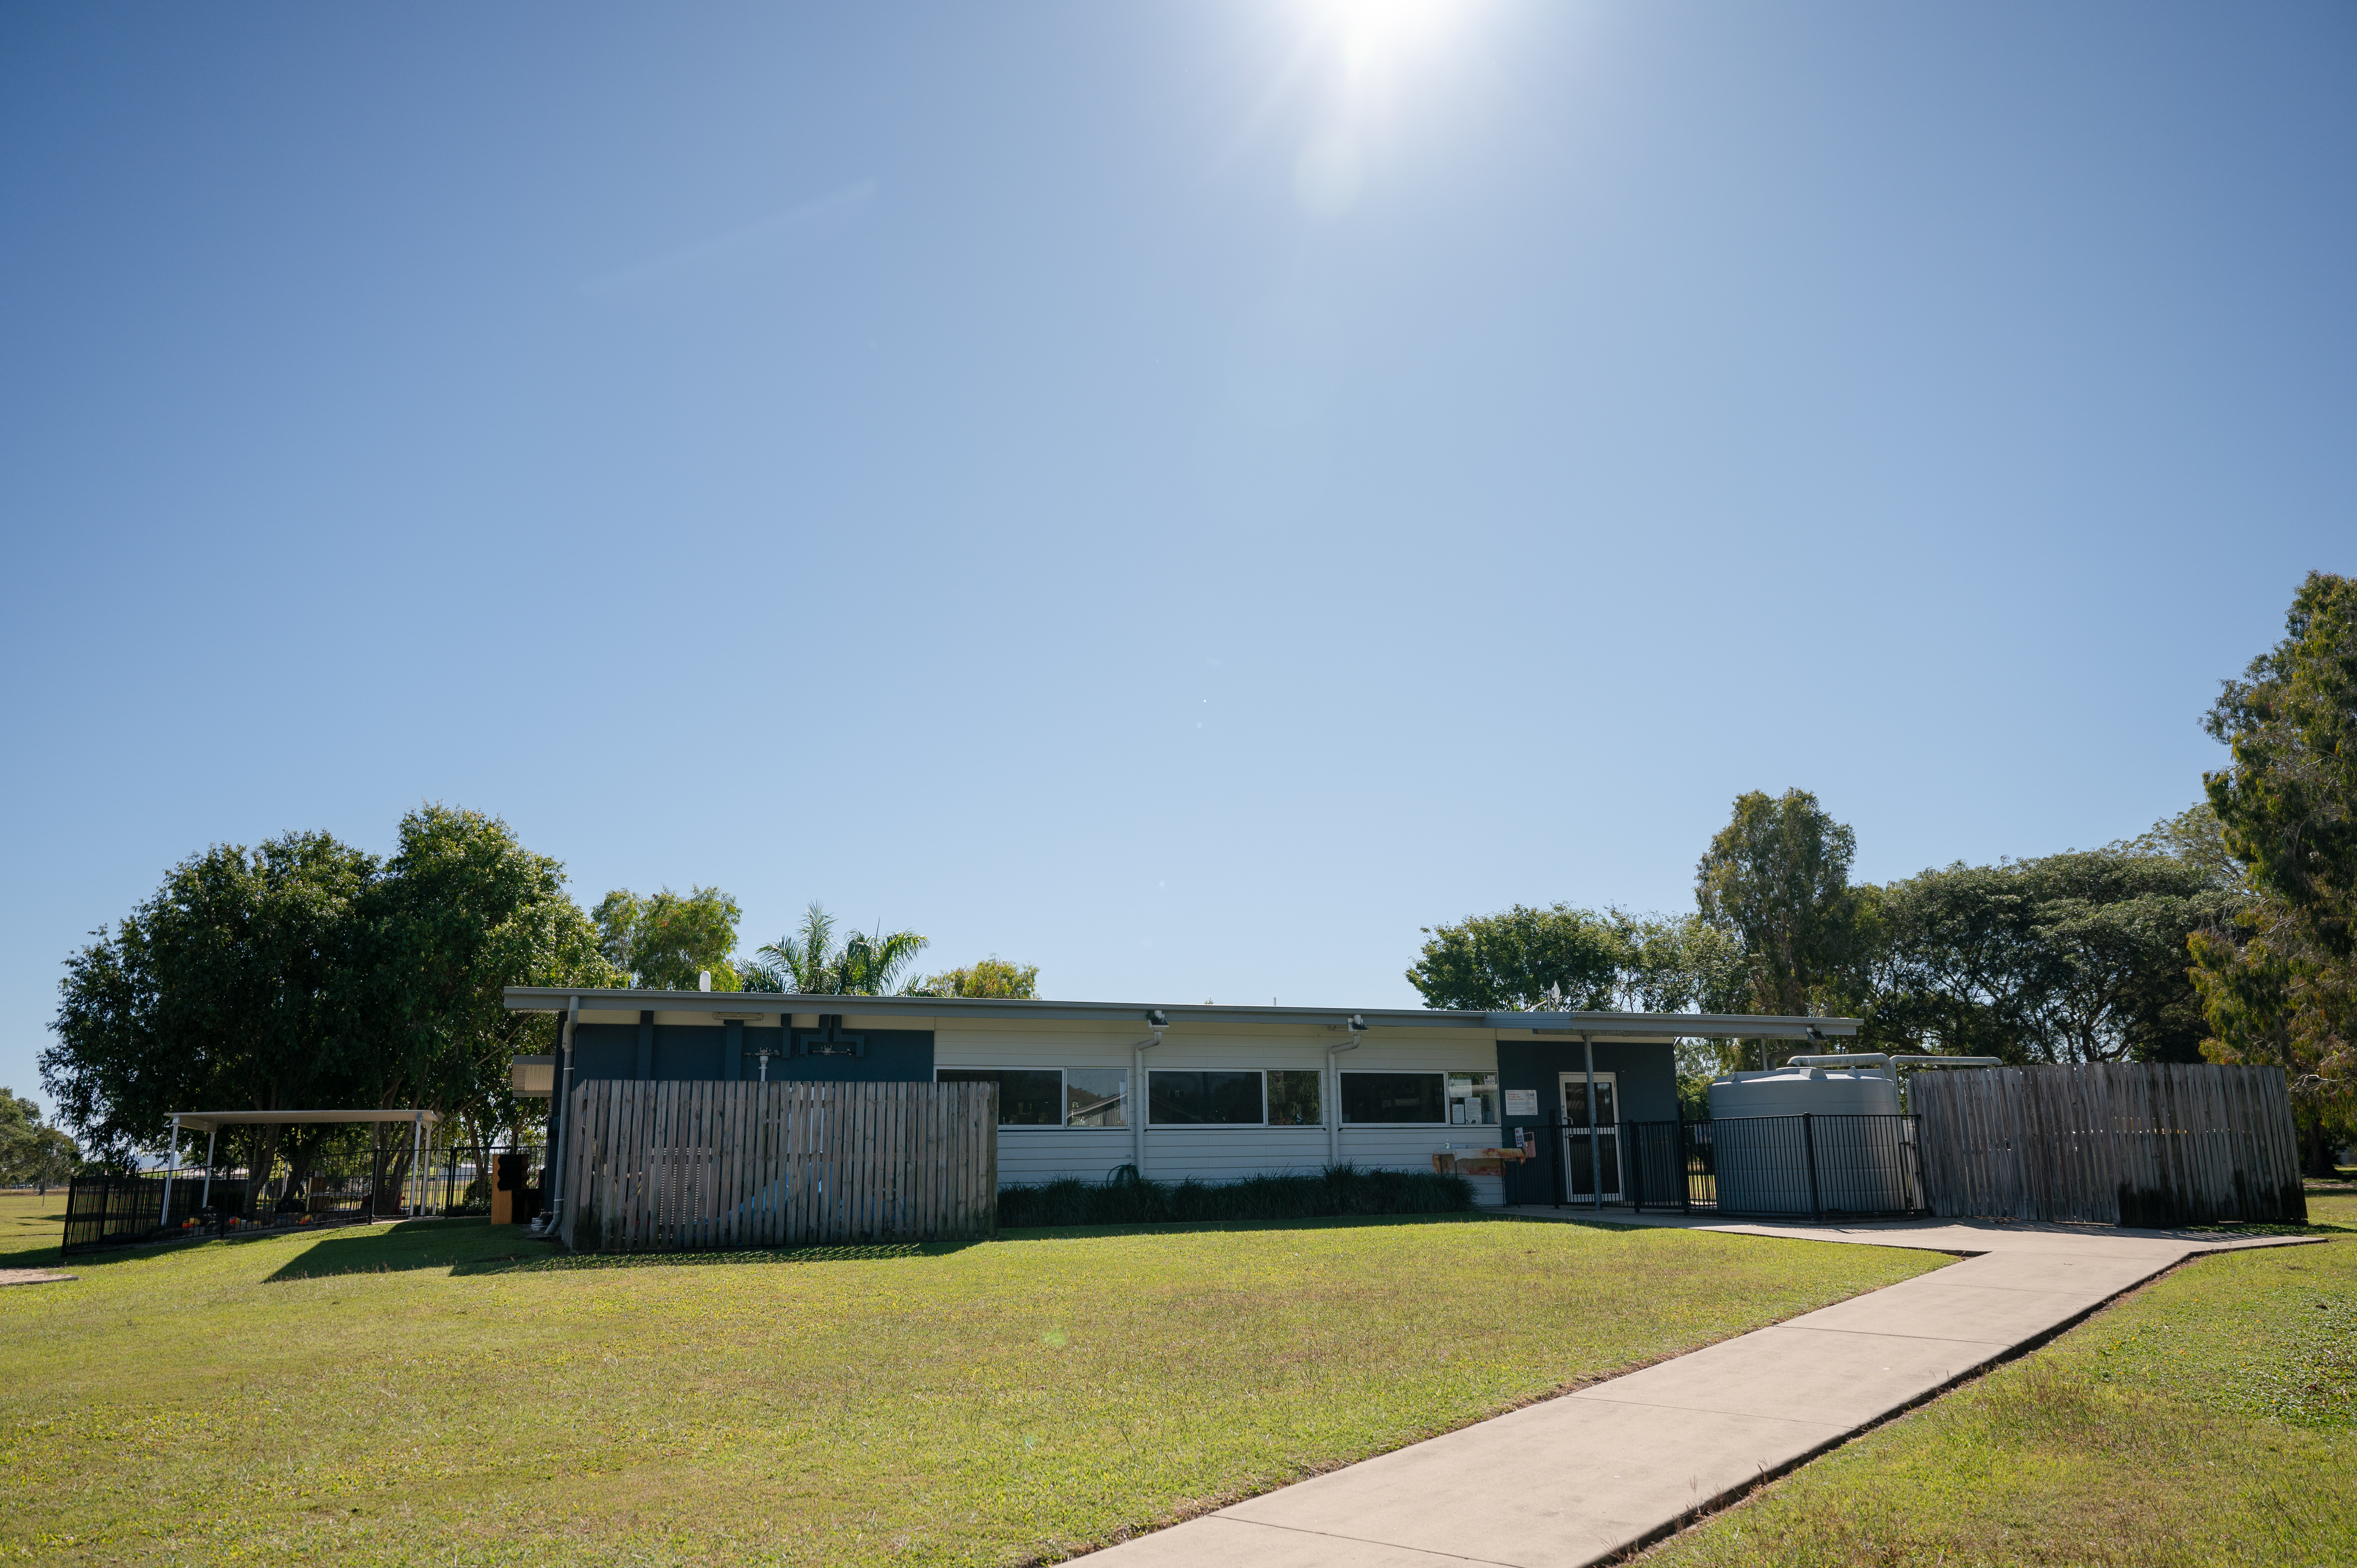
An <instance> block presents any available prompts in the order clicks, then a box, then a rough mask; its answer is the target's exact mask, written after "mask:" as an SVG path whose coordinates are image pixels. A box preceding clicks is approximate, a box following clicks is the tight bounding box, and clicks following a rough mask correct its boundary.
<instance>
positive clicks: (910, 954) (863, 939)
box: [746, 903, 929, 996]
mask: <svg viewBox="0 0 2357 1568" xmlns="http://www.w3.org/2000/svg"><path fill="white" fill-rule="evenodd" d="M928 945H929V944H928V942H927V940H926V939H925V938H923V937H920V936H919V935H918V934H917V933H916V932H914V931H905V930H904V931H887V930H886V929H884V927H883V925H882V923H881V922H878V923H877V928H876V929H875V930H873V931H859V930H854V931H853V932H852V933H851V935H850V936H849V937H847V938H845V939H844V940H841V941H839V942H838V941H837V940H835V936H834V916H832V915H830V914H828V913H827V912H826V910H825V908H824V907H823V906H822V905H819V904H817V903H813V904H812V905H811V907H810V908H808V909H805V910H804V911H803V912H802V924H801V925H800V926H799V927H797V928H796V929H793V930H792V931H790V932H788V933H787V934H786V935H784V936H782V937H780V938H779V939H778V940H776V941H774V942H764V943H763V944H762V945H761V946H760V948H759V950H757V951H756V952H755V954H754V959H753V961H752V963H751V964H749V965H748V977H747V982H746V983H747V987H748V989H750V990H755V991H795V992H802V993H805V994H808V995H813V996H827V995H838V994H840V995H845V996H884V995H888V994H890V993H891V992H892V989H893V987H894V986H895V985H896V984H899V983H900V981H901V978H902V976H903V975H905V974H906V973H907V972H908V971H909V967H910V966H911V965H913V964H914V963H915V962H916V961H917V955H918V954H919V953H921V952H923V951H924V950H925V949H926V947H927V946H928ZM917 988H918V983H916V982H913V981H911V982H909V983H908V984H906V985H902V986H901V990H902V992H903V993H908V992H912V991H915V990H916V989H917Z"/></svg>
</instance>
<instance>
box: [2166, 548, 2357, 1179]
mask: <svg viewBox="0 0 2357 1568" xmlns="http://www.w3.org/2000/svg"><path fill="white" fill-rule="evenodd" d="M2206 724H2207V727H2208V729H2209V731H2210V733H2211V735H2212V736H2214V737H2215V738H2217V739H2218V740H2221V741H2223V742H2224V743H2225V744H2226V746H2227V747H2228V749H2229V751H2230V752H2231V754H2232V760H2231V761H2230V762H2229V763H2228V765H2227V766H2226V767H2225V768H2221V769H2220V770H2218V771H2217V772H2215V773H2209V774H2205V775H2203V778H2202V782H2203V784H2204V786H2205V788H2206V789H2207V791H2208V794H2209V797H2210V804H2211V806H2212V808H2213V809H2214V810H2215V811H2216V812H2217V816H2218V821H2219V823H2220V825H2221V827H2222V830H2223V833H2224V838H2225V842H2226V844H2227V846H2228V847H2229V849H2230V850H2231V851H2232V852H2233V854H2234V856H2235V857H2236V858H2237V859H2238V860H2239V861H2240V862H2241V863H2242V864H2243V865H2244V866H2245V867H2246V868H2247V875H2248V877H2249V881H2250V886H2251V888H2252V890H2253V891H2254V893H2255V894H2256V897H2255V899H2253V900H2252V901H2251V903H2250V904H2249V905H2248V906H2247V907H2246V908H2243V909H2242V910H2240V911H2239V912H2238V914H2237V917H2236V918H2234V919H2233V920H2231V921H2224V922H2221V923H2220V924H2219V925H2218V926H2217V927H2216V928H2214V929H2212V930H2209V931H2206V932H2203V933H2201V935H2199V936H2198V937H2196V939H2195V940H2194V942H2193V952H2194V957H2195V959H2196V961H2197V971H2196V973H2195V976H2194V978H2195V982H2196V983H2197V984H2198V985H2199V986H2200V987H2201V998H2202V1003H2203V1007H2204V1010H2205V1015H2206V1018H2207V1021H2208V1023H2209V1026H2210V1031H2211V1035H2210V1038H2209V1040H2208V1041H2207V1042H2206V1043H2205V1045H2204V1049H2205V1050H2206V1051H2207V1052H2208V1053H2209V1054H2210V1055H2211V1056H2212V1057H2213V1058H2216V1059H2218V1060H2221V1061H2241V1062H2264V1063H2273V1064H2277V1065H2280V1066H2282V1067H2283V1068H2284V1069H2286V1070H2287V1073H2288V1075H2289V1077H2290V1079H2291V1082H2292V1090H2293V1096H2294V1101H2295V1104H2296V1105H2297V1106H2298V1111H2299V1115H2300V1121H2301V1125H2302V1130H2303V1133H2304V1134H2305V1139H2304V1142H2305V1153H2306V1158H2307V1161H2308V1164H2309V1169H2310V1170H2311V1172H2316V1173H2319V1174H2320V1173H2322V1172H2323V1171H2325V1170H2328V1169H2329V1168H2330V1144H2331V1142H2332V1138H2333V1136H2334V1135H2335V1134H2336V1133H2339V1132H2341V1131H2342V1130H2345V1128H2346V1127H2347V1126H2348V1124H2349V1123H2350V1122H2351V1120H2352V1107H2357V579H2352V578H2348V577H2341V576H2335V575H2330V574H2328V573H2323V572H2312V573H2310V574H2309V576H2308V578H2307V580H2306V581H2305V582H2303V583H2302V584H2301V585H2300V587H2299V591H2298V594H2297V595H2295V596H2294V597H2293V599H2292V605H2291V609H2290V612H2289V613H2288V615H2287V617H2286V618H2285V635H2284V638H2283V639H2282V640H2281V641H2280V642H2278V643H2276V646H2275V647H2274V648H2273V649H2271V650H2268V651H2267V652H2266V653H2263V654H2261V655H2260V656H2259V657H2258V658H2256V659H2255V660H2252V661H2251V664H2250V667H2249V668H2248V669H2247V670H2246V671H2244V674H2243V678H2242V679H2241V680H2238V681H2227V682H2223V690H2222V691H2221V693H2219V697H2218V701H2217V703H2216V704H2215V705H2214V706H2213V707H2212V709H2211V710H2210V714H2209V716H2208V719H2207V721H2206Z"/></svg>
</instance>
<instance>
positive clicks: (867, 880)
mask: <svg viewBox="0 0 2357 1568" xmlns="http://www.w3.org/2000/svg"><path fill="white" fill-rule="evenodd" d="M2352 85H2357V12H2352V10H2351V9H2350V8H2349V7H2347V6H2345V5H2323V4H2309V5H2300V4H2285V5H2270V6H2265V7H2250V6H2231V7H2230V6H2226V5H2204V6H2194V5H2149V4H2139V5H2121V4H2108V5H2107V4H2083V5H2071V6H2053V5H2028V4H2015V5H2002V4H1998V5H1971V6H1966V5H1921V4H1918V5H1866V4H1846V5H1807V4H1782V5H1774V6H1738V5H1725V4H1722V5H1695V4H1683V3H1666V4H1664V3H1658V0H1656V3H1650V4H1645V5H1635V4H1591V5H1572V4H1538V3H1515V0H1464V3H1463V4H1455V5H1451V4H1448V3H1446V0H1441V3H1438V4H1416V3H1415V0H1407V3H1391V4H1384V3H1377V4H1372V5H1359V6H1353V5H1349V4H1347V3H1345V4H1329V5H1320V4H1315V3H1312V0H1262V3H1259V4H1252V5H1244V4H1218V3H1211V0H1185V3H1172V4H1143V3H1141V4H1134V5H1080V4H1068V5H933V6H908V5H866V6H857V7H851V6H830V7H820V6H792V7H789V6H781V5H759V6H731V5H717V4H712V5H698V6H695V7H693V8H681V7H662V8H658V7H652V6H638V7H623V6H613V5H579V4H573V5H562V6H559V5H529V4H516V5H503V6H499V7H462V6H457V5H416V6H403V7H390V6H375V7H359V6H348V7H331V8H321V7H310V6H294V5H224V6H211V7H178V6H161V5H145V6H142V5H116V6H109V7H102V8H90V7H69V6H64V5H17V6H12V7H9V8H7V9H6V10H5V12H0V211H5V214H6V218H5V227H6V231H7V235H8V239H7V242H6V243H5V246H0V526H5V548H6V561H7V566H8V570H7V574H6V575H7V581H8V584H9V586H10V589H11V592H10V594H9V596H8V614H7V615H6V616H5V618H0V672H5V684H4V685H0V703H5V723H6V734H7V735H8V736H9V737H10V740H11V745H10V746H9V748H8V750H9V753H10V756H11V757H12V763H13V765H12V766H10V767H9V768H7V769H6V770H5V774H0V801H5V810H6V814H7V818H8V820H9V821H10V822H12V823H13V824H14V827H15V831H14V832H12V833H10V834H9V835H8V837H7V840H6V841H5V847H4V848H0V868H5V874H4V875H0V881H4V882H5V893H6V897H5V899H0V922H5V927H4V928H0V937H4V938H5V940H0V1081H5V1082H7V1083H9V1084H11V1085H13V1086H14V1087H15V1088H16V1089H17V1090H18V1091H19V1092H34V1091H36V1085H35V1081H34V1080H35V1078H36V1073H35V1069H34V1067H33V1058H34V1056H35V1054H36V1053H37V1052H38V1050H39V1049H40V1048H41V1047H42V1046H43V1044H44V1043H45V1042H46V1039H47V1035H46V1028H45V1026H46V1024H47V1021H48V1018H49V1017H50V1016H51V1015H52V1013H53V1011H54V1006H55V997H56V992H55V986H56V983H57V979H58V976H59V962H60V961H61V960H62V959H63V958H64V957H65V956H66V955H67V954H68V953H69V952H70V950H72V949H73V948H74V947H75V946H76V945H77V944H78V942H80V941H81V940H84V938H83V933H85V932H87V931H88V930H90V929H91V928H93V927H95V926H98V925H100V924H101V923H102V922H105V921H108V920H111V919H113V918H117V917H119V916H120V915H122V914H123V913H124V912H125V911H127V910H128V909H129V908H131V907H132V906H133V905H134V904H135V903H136V902H137V901H138V900H139V899H140V898H142V897H145V896H146V895H147V894H148V893H150V892H151V891H152V890H153V889H154V888H155V887H156V885H157V883H158V882H159V881H160V879H161V877H162V875H163V874H164V872H165V870H166V868H167V866H168V865H171V864H172V863H173V862H175V861H177V860H178V859H180V858H181V857H183V856H186V855H188V854H191V853H194V852H196V851H198V850H200V849H201V848H202V847H203V846H204V845H206V844H207V843H214V842H228V843H253V842H254V841H256V840H258V839H260V838H263V837H265V836H268V835H271V834H274V833H277V832H284V831H285V830H288V829H291V828H324V829H327V830H328V831H331V832H335V833H337V834H339V835H341V836H343V837H345V838H347V839H350V840H352V841H354V842H357V843H361V844H364V845H368V846H371V847H376V848H382V847H385V846H386V845H387V844H388V843H389V841H390V836H391V833H392V831H393V824H394V822H396V820H397V819H398V818H399V816H400V814H401V813H402V812H403V811H405V810H407V809H409V808H410V807H412V806H414V805H415V804H417V803H418V802H420V801H423V800H446V801H449V802H452V803H456V804H463V805H466V806H469V807H475V808H479V809H481V810H484V811H492V812H495V813H498V814H500V815H501V816H503V817H505V818H506V819H507V820H508V821H509V822H511V823H512V824H514V826H515V827H516V828H517V829H518V830H519V831H520V832H521V833H522V836H523V837H524V839H525V841H526V842H527V843H530V844H532V845H533V847H535V848H537V849H540V850H542V851H544V853H547V854H554V855H555V856H558V857H559V858H561V859H562V860H563V861H564V862H565V864H566V865H567V867H568V868H569V871H570V874H571V875H572V878H573V886H574V888H575V891H576V895H577V896H578V897H581V898H582V899H583V901H584V902H585V903H587V902H594V901H595V900H596V898H597V897H598V896H599V895H600V894H602V893H603V892H604V891H605V890H607V889H608V888H609V887H614V886H630V887H634V888H639V889H641V890H646V889H651V888H653V887H655V886H660V885H662V884H666V883H668V884H670V885H672V886H678V887H685V886H688V885H690V884H694V883H716V884H718V885H719V886H723V887H725V888H726V889H728V890H729V891H730V892H731V893H734V894H735V895H736V896H737V897H738V898H739V899H740V900H741V901H742V902H743V904H744V907H745V909H746V913H747V919H746V925H745V932H746V936H747V938H748V945H750V944H751V943H752V942H756V941H759V940H765V939H767V938H768V937H770V936H773V935H775V934H777V933H778V932H779V931H780V930H781V929H784V928H785V927H786V926H787V924H788V923H789V922H790V921H791V919H792V918H793V917H794V915H795V914H796V912H797V911H798V910H799V909H800V908H802V905H803V904H804V903H806V902H807V901H809V900H811V899H813V898H820V899H823V900H824V901H825V902H826V903H827V905H828V906H829V907H830V908H834V909H835V910H836V911H838V912H839V913H840V914H841V915H842V916H844V917H845V918H848V919H851V920H854V921H856V922H859V923H861V924H863V925H866V924H870V923H873V922H876V921H878V920H882V921H885V922H888V923H889V924H892V925H895V926H899V925H907V926H913V927H915V928H916V929H920V930H922V931H924V932H926V933H928V934H929V935H931V937H932V938H933V939H934V950H933V951H932V953H931V955H930V956H931V958H934V959H938V960H940V961H942V963H944V964H946V963H950V962H963V961H971V960H972V959H974V958H976V957H980V956H982V955H984V954H985V953H990V952H994V951H995V952H997V953H999V954H1001V955H1003V956H1006V957H1008V958H1013V959H1017V960H1022V961H1031V962H1036V963H1038V964H1039V965H1040V966H1041V979H1042V983H1043V986H1044V988H1045V989H1046V990H1047V991H1048V992H1049V993H1050V994H1054V995H1060V996H1088V997H1105V998H1128V999H1136V1000H1141V1001H1180V1002H1194V1001H1201V1000H1203V999H1206V998H1211V999H1216V1000H1218V1001H1222V1002H1260V1001H1264V1000H1265V999H1267V998H1270V997H1276V998H1278V999H1280V1000H1283V1001H1285V1002H1287V1003H1302V1004H1313V1003H1314V1004H1327V1003H1333V1004H1361V1005H1389V1004H1410V1003H1412V1002H1413V1001H1414V993H1413V992H1412V991H1411V990H1410V989H1409V987H1408V986H1407V985H1406V983H1405V980H1404V979H1403V978H1402V971H1403V970H1404V969H1405V967H1406V966H1407V964H1408V963H1409V962H1410V961H1412V960H1413V958H1414V956H1415V950H1416V947H1417V943H1418V941H1419V940H1420V939H1419V937H1418V934H1417V928H1418V927H1419V926H1420V925H1426V924H1430V923H1432V922H1434V921H1436V920H1439V919H1446V918H1457V917H1460V916H1462V915H1465V914H1467V913H1469V912H1474V911H1480V910H1486V909H1491V908H1500V907H1502V906H1504V905H1505V904H1507V903H1510V902H1512V901H1515V900H1523V901H1546V900H1554V899H1567V900H1571V901H1574V902H1577V903H1582V904H1589V905H1603V904H1608V903H1618V904H1620V905H1623V906H1627V907H1631V908H1640V909H1644V908H1664V909H1667V908H1684V907H1687V906H1688V905H1689V903H1690V900H1691V897H1692V892H1691V889H1692V878H1693V868H1694V863H1695V858H1696V856H1697V855H1698V854H1699V853H1700V852H1701V850H1702V848H1703V845H1704V844H1705V843H1706V841H1707V839H1708V837H1709V835H1710V833H1711V832H1713V831H1714V830H1715V829H1716V828H1717V827H1718V826H1719V825H1720V824H1721V823H1722V822H1724V821H1725V819H1726V816H1727V809H1728V803H1729V801H1730V800H1732V798H1733V797H1734V796H1735V795H1736V794H1737V793H1738V792H1739V791H1741V790H1744V789H1755V788H1756V789H1770V790H1781V789H1785V788H1787V787H1789V786H1792V785H1799V786H1802V787H1804V788H1808V789H1814V790H1815V791H1817V792H1818V794H1819V795H1820V796H1821V797H1822V798H1823V800H1824V802H1825V803H1826V804H1827V805H1828V806H1829V807H1830V808H1831V809H1832V810H1833V811H1835V813H1836V814H1837V815H1839V816H1840V817H1841V818H1843V819H1844V820H1845V821H1847V822H1851V823H1852V824H1853V825H1854V826H1855V827H1856V829H1857V836H1858V845H1859V854H1858V864H1857V875H1860V876H1861V877H1864V878H1869V879H1874V880H1881V879H1885V878H1889V877H1892V876H1899V875H1907V874H1909V873H1911V872H1913V871H1916V870H1919V869H1921V868H1922V867H1923V866H1925V865H1933V864H1944V863H1946V862H1949V861H1953V860H1956V859H1960V858H1961V859H1965V860H1974V861H1986V860H1993V859H1995V858H1996V857H1998V856H2001V855H2007V854H2012V855H2030V854H2043V853H2047V852H2050V851H2053V850H2058V849H2062V848H2065V847H2069V846H2072V845H2088V844H2093V843H2102V842H2104V841H2106V840H2110V839H2113V838H2116V837H2119V836H2122V835H2126V834H2130V833H2133V832H2136V831H2138V830H2140V829H2141V828H2143V827H2144V826H2146V825H2147V823H2149V822H2152V821H2153V820H2154V819H2155V818H2157V817H2159V816H2161V815H2164V814H2167V813H2169V812H2173V811H2177V810H2179V809H2180V808H2181V807H2183V806H2184V805H2186V804H2187V803H2189V802H2190V800H2193V799H2194V798H2195V797H2196V795H2197V794H2198V791H2199V775H2200V773H2201V769H2202V768H2204V767H2209V766H2215V764H2216V761H2217V758H2218V756H2219V753H2218V751H2217V748H2216V747H2215V746H2213V745H2212V743H2211V742H2210V741H2209V740H2208V739H2206V738H2205V737H2204V736H2202V735H2201V732H2200V730H2199V728H2198V725H2197V721H2198V718H2199V715H2200V714H2201V711H2202V710H2203V708H2204V707H2205V706H2206V705H2207V703H2209V701H2210V698H2211V696H2212V693H2213V692H2214V691H2215V688H2216V682H2217V681H2218V679H2219V678H2220V677H2221V676H2224V675H2227V674H2231V673H2233V672H2234V671H2237V670H2239V668H2240V667H2241V666H2242V665H2243V663H2244V661H2245V660H2248V659H2249V658H2250V657H2251V656H2252V655H2253V654H2255V653H2256V652H2257V651H2259V650H2261V649H2263V648H2264V647H2266V645H2268V644H2269V643H2271V642H2272V641H2273V640H2274V639H2275V638H2276V636H2277V635H2278V634H2279V631H2280V627H2281V618H2282V613H2283V609H2284V607H2285V606H2286V604H2287V602H2288V600H2289V597H2290V595H2291V593H2292V590H2293V588H2294V587H2295V585H2297V583H2298V579H2299V576H2300V575H2301V574H2302V573H2304V572H2306V571H2307V570H2309V569H2310V568H2319V567H2320V568H2324V569H2328V570H2337V571H2342V572H2348V571H2352V570H2357V548H2352V546H2357V527H2352V510H2351V500H2352V489H2357V471H2353V470H2357V442H2352V413H2357V351H2352V350H2357V291H2352V284H2351V280H2352V278H2357V245H2352V241H2357V202H2352V195H2357V156H2352V155H2357V91H2352ZM38 1098H40V1099H42V1100H43V1101H44V1102H46V1101H47V1098H48V1097H47V1096H46V1095H45V1094H44V1095H38Z"/></svg>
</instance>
